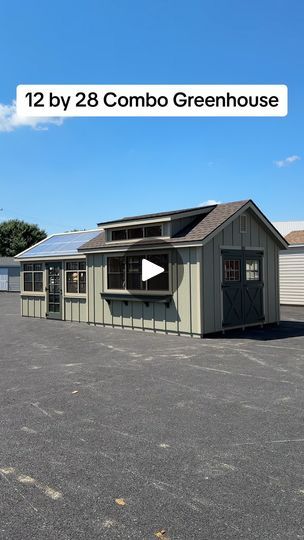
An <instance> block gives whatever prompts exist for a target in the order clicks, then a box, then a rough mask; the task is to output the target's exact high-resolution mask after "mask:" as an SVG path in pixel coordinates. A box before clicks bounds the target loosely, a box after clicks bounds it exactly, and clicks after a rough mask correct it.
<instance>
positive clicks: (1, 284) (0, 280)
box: [0, 268, 8, 291]
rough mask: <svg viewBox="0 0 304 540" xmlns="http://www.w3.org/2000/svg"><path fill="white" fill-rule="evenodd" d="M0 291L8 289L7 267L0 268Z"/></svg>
mask: <svg viewBox="0 0 304 540" xmlns="http://www.w3.org/2000/svg"><path fill="white" fill-rule="evenodd" d="M0 291H8V268H0Z"/></svg>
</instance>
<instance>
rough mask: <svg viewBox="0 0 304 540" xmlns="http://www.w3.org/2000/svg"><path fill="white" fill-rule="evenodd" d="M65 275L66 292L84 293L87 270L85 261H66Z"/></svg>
mask: <svg viewBox="0 0 304 540" xmlns="http://www.w3.org/2000/svg"><path fill="white" fill-rule="evenodd" d="M65 276H66V292H67V293H70V294H85V293H86V281H87V272H86V263H85V261H73V262H67V263H66V271H65Z"/></svg>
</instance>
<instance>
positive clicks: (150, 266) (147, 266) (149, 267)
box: [141, 259, 165, 281]
mask: <svg viewBox="0 0 304 540" xmlns="http://www.w3.org/2000/svg"><path fill="white" fill-rule="evenodd" d="M164 271H165V269H164V268H162V266H159V265H158V264H155V263H153V262H151V261H148V260H147V259H142V262H141V279H142V281H148V279H151V278H153V277H155V276H158V274H161V273H162V272H164Z"/></svg>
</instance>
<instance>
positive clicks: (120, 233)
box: [111, 224, 163, 242]
mask: <svg viewBox="0 0 304 540" xmlns="http://www.w3.org/2000/svg"><path fill="white" fill-rule="evenodd" d="M111 233H112V235H111V240H112V242H121V241H123V240H137V239H139V238H158V237H159V236H163V232H162V225H161V224H159V225H146V226H141V227H128V228H127V229H112V231H111Z"/></svg>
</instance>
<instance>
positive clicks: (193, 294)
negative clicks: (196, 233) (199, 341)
mask: <svg viewBox="0 0 304 540" xmlns="http://www.w3.org/2000/svg"><path fill="white" fill-rule="evenodd" d="M200 251H201V250H200V249H199V248H180V249H179V250H178V253H179V256H180V259H181V261H182V262H180V264H178V263H177V257H176V252H173V257H172V264H171V280H172V283H173V284H175V285H176V284H177V282H178V277H179V274H180V273H181V272H182V271H183V278H182V280H181V283H180V286H179V288H178V290H176V291H175V292H174V294H173V298H172V301H171V303H170V305H169V306H168V307H167V306H166V305H165V304H160V303H157V302H149V297H148V296H145V297H144V299H143V301H142V302H141V301H139V302H134V301H132V297H130V300H129V301H128V303H127V304H126V303H125V302H122V301H118V300H113V301H111V304H108V302H107V301H106V300H104V299H103V298H102V297H101V293H102V292H104V291H105V288H106V279H107V275H106V256H105V255H103V254H92V255H88V258H87V259H88V262H87V264H88V303H89V304H88V313H89V322H90V323H92V324H101V325H105V326H121V327H124V328H133V329H140V330H147V331H155V332H167V333H181V334H194V335H200V333H201V316H200V314H201V310H200V304H201V299H200V294H199V289H200V287H199V284H200V269H201V266H200ZM146 302H149V304H148V305H146Z"/></svg>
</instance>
